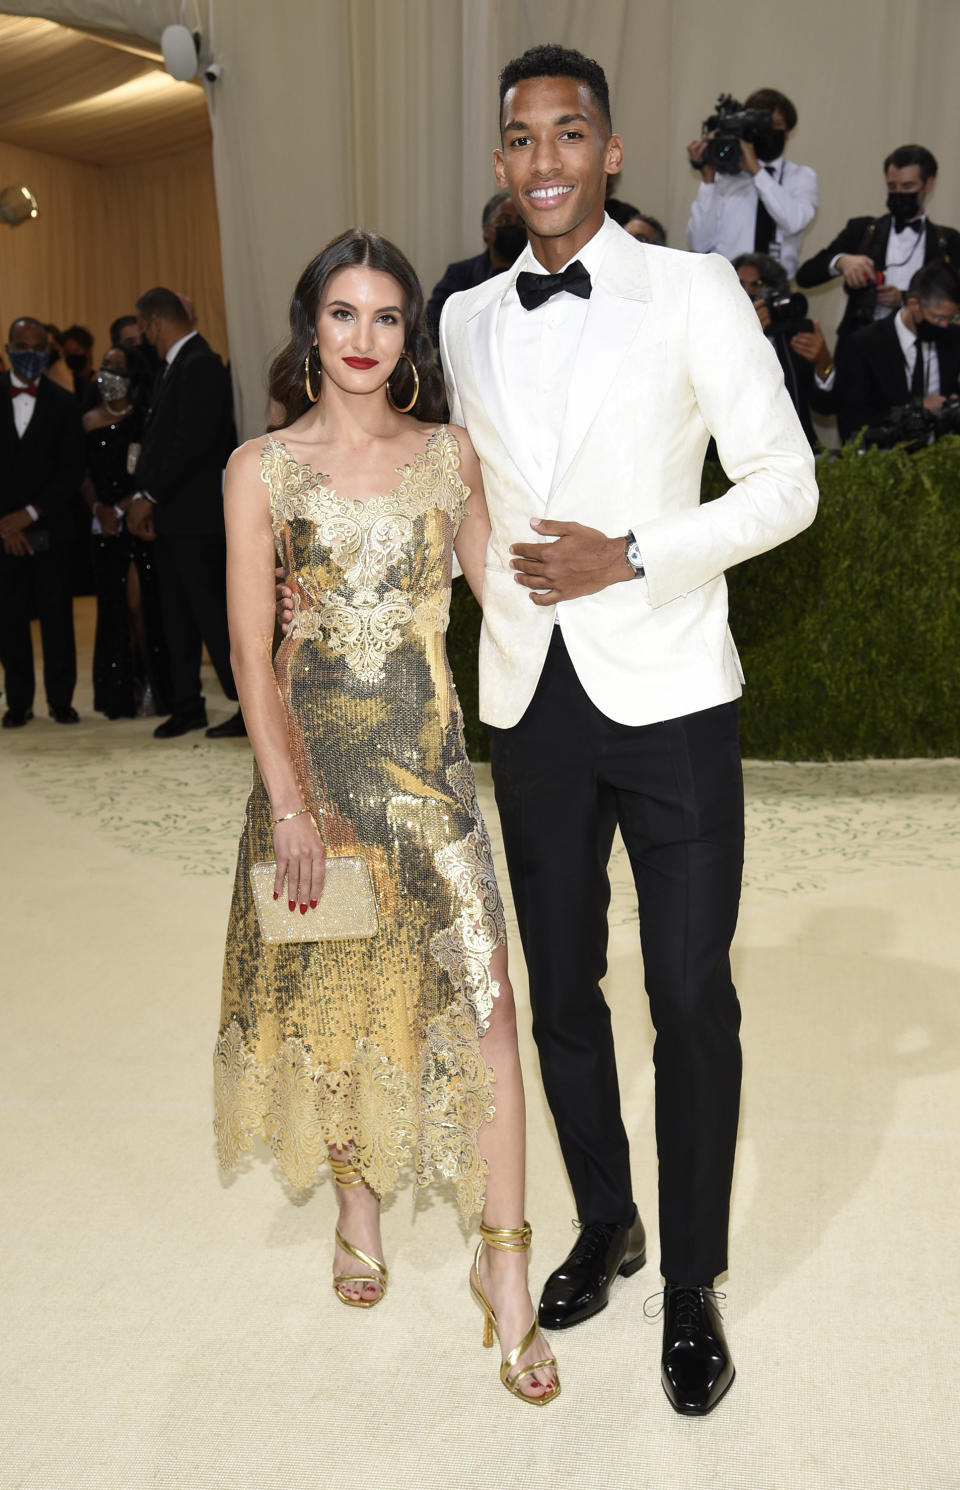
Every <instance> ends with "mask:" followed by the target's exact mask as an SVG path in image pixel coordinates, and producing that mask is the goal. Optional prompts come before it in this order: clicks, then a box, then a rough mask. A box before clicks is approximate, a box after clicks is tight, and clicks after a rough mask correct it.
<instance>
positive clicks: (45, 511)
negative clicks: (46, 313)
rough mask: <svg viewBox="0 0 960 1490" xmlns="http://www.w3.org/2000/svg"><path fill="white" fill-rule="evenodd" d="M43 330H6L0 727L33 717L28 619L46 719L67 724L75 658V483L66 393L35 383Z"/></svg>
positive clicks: (1, 397)
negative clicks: (39, 657)
mask: <svg viewBox="0 0 960 1490" xmlns="http://www.w3.org/2000/svg"><path fill="white" fill-rule="evenodd" d="M47 355H48V354H47V330H46V327H45V326H44V324H43V322H42V321H38V320H35V319H34V317H33V316H20V317H18V318H17V320H15V321H14V322H13V325H12V326H11V327H10V332H9V336H8V343H7V356H8V358H9V361H10V371H9V372H5V373H2V374H0V662H2V663H3V671H4V679H5V683H4V686H5V688H6V694H7V710H6V713H5V714H4V716H3V727H4V729H15V728H17V727H18V726H20V725H24V724H26V723H27V721H28V720H30V719H32V718H33V695H34V688H35V679H34V670H33V644H32V641H31V636H30V617H31V613H33V612H34V610H35V612H36V614H37V615H38V616H39V618H40V634H41V637H42V640H43V682H44V687H45V689H46V694H47V703H48V705H49V709H50V717H51V719H55V720H56V722H57V723H58V724H75V723H76V722H77V719H78V718H79V716H78V714H77V711H76V709H75V708H74V707H73V703H72V700H73V690H74V688H75V686H76V682H77V653H76V646H75V644H74V635H73V592H72V589H71V584H70V540H71V537H72V525H71V516H70V502H71V499H72V497H73V494H74V493H75V492H76V490H77V488H78V487H79V485H80V482H81V479H82V477H83V443H82V436H81V433H80V417H79V413H78V411H77V404H76V399H75V398H74V396H73V394H72V393H68V392H67V391H66V389H64V388H61V387H59V386H58V385H57V384H56V383H54V382H52V381H51V379H50V378H45V377H44V376H43V371H44V369H45V367H46V365H47Z"/></svg>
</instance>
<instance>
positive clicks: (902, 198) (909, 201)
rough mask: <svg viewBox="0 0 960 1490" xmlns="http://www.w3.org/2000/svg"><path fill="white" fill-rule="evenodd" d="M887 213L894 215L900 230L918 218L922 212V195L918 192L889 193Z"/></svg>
mask: <svg viewBox="0 0 960 1490" xmlns="http://www.w3.org/2000/svg"><path fill="white" fill-rule="evenodd" d="M887 211H888V212H889V213H891V214H892V216H893V219H894V222H895V223H896V224H897V227H898V228H902V227H903V225H904V223H907V222H909V221H910V219H911V218H912V217H916V216H917V214H918V213H919V211H920V193H919V192H917V191H891V192H888V193H887Z"/></svg>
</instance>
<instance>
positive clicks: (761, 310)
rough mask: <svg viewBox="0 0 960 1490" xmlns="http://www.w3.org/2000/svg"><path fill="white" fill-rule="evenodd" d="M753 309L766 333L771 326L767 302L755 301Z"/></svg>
mask: <svg viewBox="0 0 960 1490" xmlns="http://www.w3.org/2000/svg"><path fill="white" fill-rule="evenodd" d="M753 308H754V310H755V311H756V313H757V320H758V321H759V322H760V325H761V326H762V327H763V329H764V331H766V330H767V329H768V328H769V326H770V307H769V305H768V304H767V302H766V301H765V300H754V302H753Z"/></svg>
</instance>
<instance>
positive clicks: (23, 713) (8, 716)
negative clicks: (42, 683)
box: [3, 709, 33, 729]
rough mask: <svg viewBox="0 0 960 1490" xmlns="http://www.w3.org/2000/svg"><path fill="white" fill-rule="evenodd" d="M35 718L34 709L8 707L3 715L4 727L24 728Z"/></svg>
mask: <svg viewBox="0 0 960 1490" xmlns="http://www.w3.org/2000/svg"><path fill="white" fill-rule="evenodd" d="M32 718H33V710H32V709H8V710H7V712H6V713H5V714H4V716H3V728H4V729H22V728H23V726H24V725H25V724H29V723H30V720H31V719H32Z"/></svg>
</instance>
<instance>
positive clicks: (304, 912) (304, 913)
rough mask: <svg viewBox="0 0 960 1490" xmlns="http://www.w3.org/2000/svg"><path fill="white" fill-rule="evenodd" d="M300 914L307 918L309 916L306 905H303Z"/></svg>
mask: <svg viewBox="0 0 960 1490" xmlns="http://www.w3.org/2000/svg"><path fill="white" fill-rule="evenodd" d="M300 914H301V916H305V915H306V914H307V907H306V906H305V905H302V906H301V907H300Z"/></svg>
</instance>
